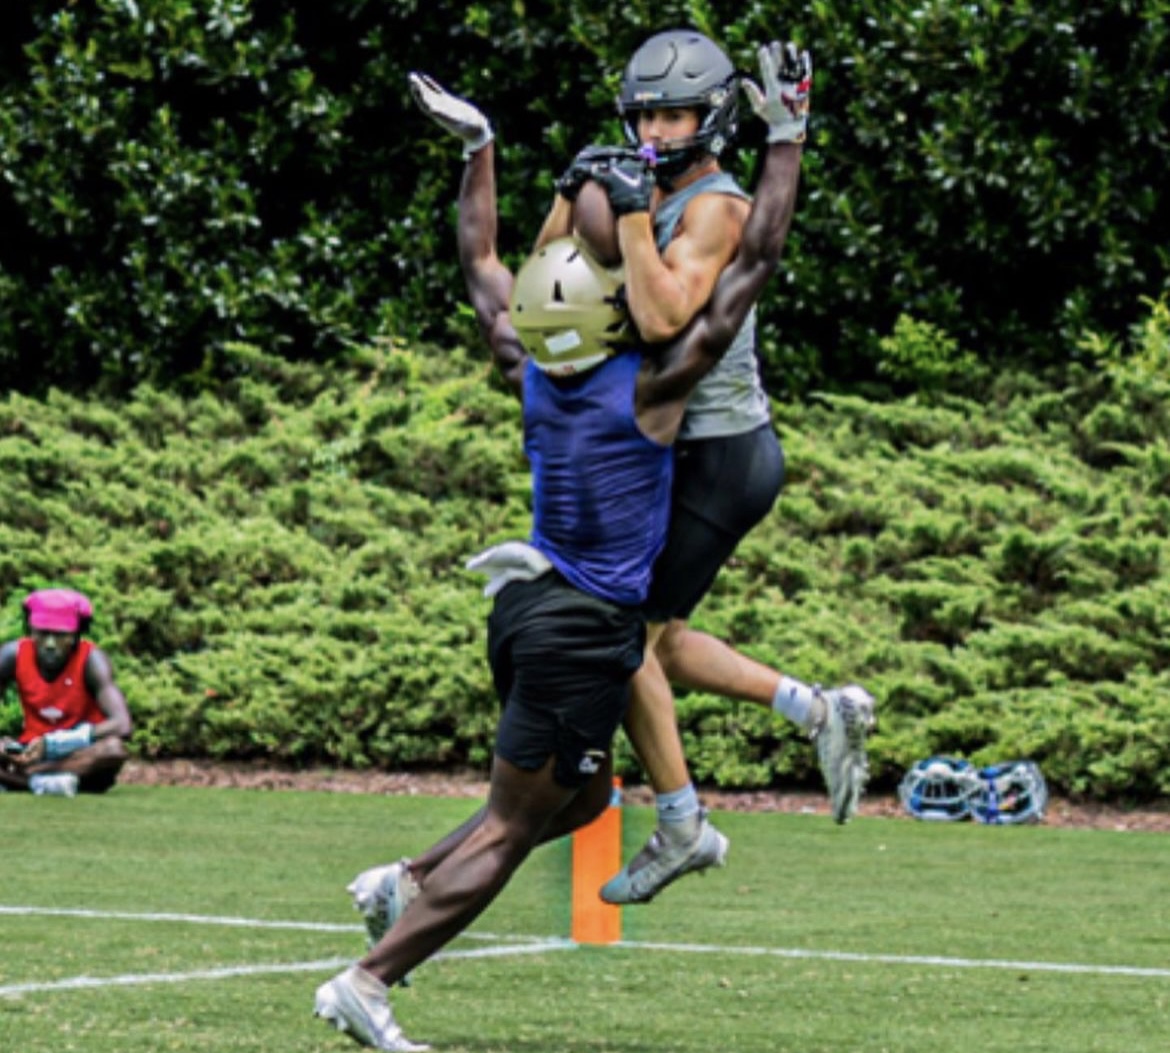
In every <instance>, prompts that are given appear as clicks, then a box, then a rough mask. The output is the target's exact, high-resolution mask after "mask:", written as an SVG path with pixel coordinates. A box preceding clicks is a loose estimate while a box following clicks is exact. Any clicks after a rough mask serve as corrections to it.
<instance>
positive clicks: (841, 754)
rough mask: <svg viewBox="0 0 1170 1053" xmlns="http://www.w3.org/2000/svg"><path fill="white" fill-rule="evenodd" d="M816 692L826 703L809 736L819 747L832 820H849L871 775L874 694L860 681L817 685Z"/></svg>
mask: <svg viewBox="0 0 1170 1053" xmlns="http://www.w3.org/2000/svg"><path fill="white" fill-rule="evenodd" d="M814 691H815V692H816V694H817V697H818V698H820V699H821V700H822V701H823V702H824V706H823V712H822V714H821V716H820V719H819V720H818V721H817V722H816V723H815V724H814V725H813V727H812V728H811V730H810V735H811V737H812V740H813V742H814V743H815V744H816V747H817V760H818V761H819V762H820V766H821V774H822V775H823V776H824V778H825V786H826V787H827V788H828V791H829V801H830V804H831V805H832V810H833V819H834V820H836V821H837V822H838V823H847V822H848V821H849V820H850V819H851V818H852V817H853V816H854V815H855V814H856V812H857V802H858V800H859V799H860V798H861V791H862V790H864V789H865V783H866V780H867V779H868V778H869V758H868V757H867V756H866V753H865V740H866V736H868V735H869V733H870V730H871V729H872V728H873V725H874V715H873V707H874V703H873V696H872V695H871V694H870V693H869V692H868V691H866V690H865V688H863V687H859V686H858V685H857V684H850V685H848V686H847V687H838V688H833V689H832V690H829V691H822V690H821V689H820V687H816V688H814Z"/></svg>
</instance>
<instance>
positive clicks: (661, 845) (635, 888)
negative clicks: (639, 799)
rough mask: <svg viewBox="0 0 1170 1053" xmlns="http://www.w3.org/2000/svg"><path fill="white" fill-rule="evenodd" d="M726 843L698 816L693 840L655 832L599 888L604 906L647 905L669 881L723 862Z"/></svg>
mask: <svg viewBox="0 0 1170 1053" xmlns="http://www.w3.org/2000/svg"><path fill="white" fill-rule="evenodd" d="M729 846H730V842H729V841H728V840H727V838H726V837H724V836H723V835H722V834H721V833H720V832H719V831H718V830H716V829H715V827H713V826H712V825H711V823H710V822H709V821H708V819H707V813H706V811H703V812H701V813H700V815H699V822H698V828H697V831H696V832H695V835H694V836H693V837H690V838H687V839H685V840H678V841H676V840H675V839H674V838H673V837H669V836H666V835H664V834H663V832H662V829H661V828H659V829H657V830H655V831H654V833H652V834H651V835H650V840H649V841H647V842H646V845H645V847H644V848H643V849H642V851H641V852H639V853H638V854H637V855H636V856H634V858H633V859H632V860H630V862H629V863H628V864H627V865H626V866H624V867H622V869H621V870H620V871H618V873H617V874H616V875H614V876H613V877H612V878H610V879H609V880H608V881H607V882H606V883H605V884H604V885H603V886H602V887H601V898H602V899H603V900H604V901H605V902H606V903H648V902H649V901H650V900H651V899H653V898H654V897H655V896H656V895H657V894H658V893H659V892H661V891H662V890H663V889H664V888H666V886H667V885H669V884H670V883H671V882H672V881H677V880H678V879H679V878H680V877H682V876H683V875H684V874H690V873H691V872H693V871H696V870H706V869H707V868H708V867H721V866H723V865H724V864H725V863H726V862H727V849H728V847H729Z"/></svg>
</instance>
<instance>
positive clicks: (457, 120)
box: [410, 73, 495, 160]
mask: <svg viewBox="0 0 1170 1053" xmlns="http://www.w3.org/2000/svg"><path fill="white" fill-rule="evenodd" d="M410 93H411V95H413V96H414V101H415V102H417V103H418V106H419V109H420V110H422V112H423V113H425V114H426V115H427V116H428V117H430V118H431V119H432V120H433V121H435V122H436V123H438V124H440V125H442V126H443V127H444V128H446V129H447V131H449V132H450V133H451V134H452V135H454V136H457V137H458V138H459V139H460V140H462V142H463V159H464V160H467V158H469V157H470V156H471V155H472V154H473V153H475V152H476V150H482V149H483V148H484V147H485V146H487V144H488V143H490V142H491V141H492V140H493V139H494V138H495V133H494V132H493V131H492V126H491V122H490V121H488V119H487V117H486V116H484V114H483V113H481V112H480V111H479V110H478V109H476V107H474V106H473V105H472V104H471V103H469V102H468V101H467V100H466V99H461V98H459V97H458V96H457V95H452V94H451V93H450V92H449V91H447V90H446V89H445V88H443V87H442V85H440V84H439V83H438V82H436V81H435V80H433V79H432V78H430V77H428V76H427V75H426V74H425V73H411V74H410Z"/></svg>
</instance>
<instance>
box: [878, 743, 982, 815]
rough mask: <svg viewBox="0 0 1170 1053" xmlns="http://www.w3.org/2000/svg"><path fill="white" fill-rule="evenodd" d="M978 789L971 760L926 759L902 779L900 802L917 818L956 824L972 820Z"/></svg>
mask: <svg viewBox="0 0 1170 1053" xmlns="http://www.w3.org/2000/svg"><path fill="white" fill-rule="evenodd" d="M979 788H980V786H979V776H978V774H977V773H976V770H975V768H974V766H973V765H972V764H971V763H970V762H969V761H965V760H960V759H959V758H957V757H927V758H926V760H921V761H919V762H918V763H917V764H915V765H914V766H913V767H912V768H911V769H910V770H909V771H908V772H906V774H905V775H904V776H903V777H902V782H901V783H900V784H899V786H898V800H899V801H901V802H902V807H903V808H905V809H906V811H907V812H909V813H910V814H911V815H912V816H914V818H915V819H933V820H937V821H941V822H955V821H957V820H960V819H968V818H970V817H971V800H972V798H973V797H974V796H975V795H976V794H978V793H979Z"/></svg>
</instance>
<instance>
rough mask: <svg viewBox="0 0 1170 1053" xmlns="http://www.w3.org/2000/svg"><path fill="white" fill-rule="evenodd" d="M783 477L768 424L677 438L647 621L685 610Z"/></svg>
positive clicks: (684, 614)
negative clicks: (662, 542) (662, 541)
mask: <svg viewBox="0 0 1170 1053" xmlns="http://www.w3.org/2000/svg"><path fill="white" fill-rule="evenodd" d="M783 485H784V451H783V450H782V449H781V447H780V440H779V439H778V438H777V437H776V433H775V431H773V430H772V426H771V424H765V425H762V426H761V427H759V428H756V429H755V430H754V431H749V432H745V433H743V434H742V435H727V436H721V437H718V438H714V439H687V440H681V441H679V442H677V443H676V444H675V468H674V489H673V492H672V495H671V509H670V530H669V532H668V533H667V537H666V546H665V547H664V548H663V550H662V552H661V553H660V554H659V556H658V559H657V561H656V562H655V564H654V575H653V580H652V581H651V584H650V595H649V597H648V598H647V600H646V604H645V612H646V619H647V621H650V622H668V621H670V620H671V619H672V618H681V619H687V618H689V617H690V616H691V612H692V611H694V609H695V608H696V607H697V606H698V604H699V601H700V600H701V599H702V598H703V597H704V596H705V595H707V592H708V590H709V589H710V588H711V584H712V582H714V580H715V576H716V575H717V574H718V573H719V568H720V567H722V566H723V564H724V563H726V562H727V560H728V559H730V558H731V554H732V553H733V552H734V551H735V549H736V546H737V545H738V544H739V543H740V541H741V540H742V539H743V538H744V536H745V535H746V534H747V533H748V531H749V530H751V529H752V527H754V526H755V525H756V524H757V523H758V522H759V521H760V520H761V519H763V518H764V516H766V515H767V514H768V513H769V512H770V511H771V509H772V506H773V505H774V504H775V503H776V498H777V497H778V496H779V494H780V489H781V487H782V486H783Z"/></svg>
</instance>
